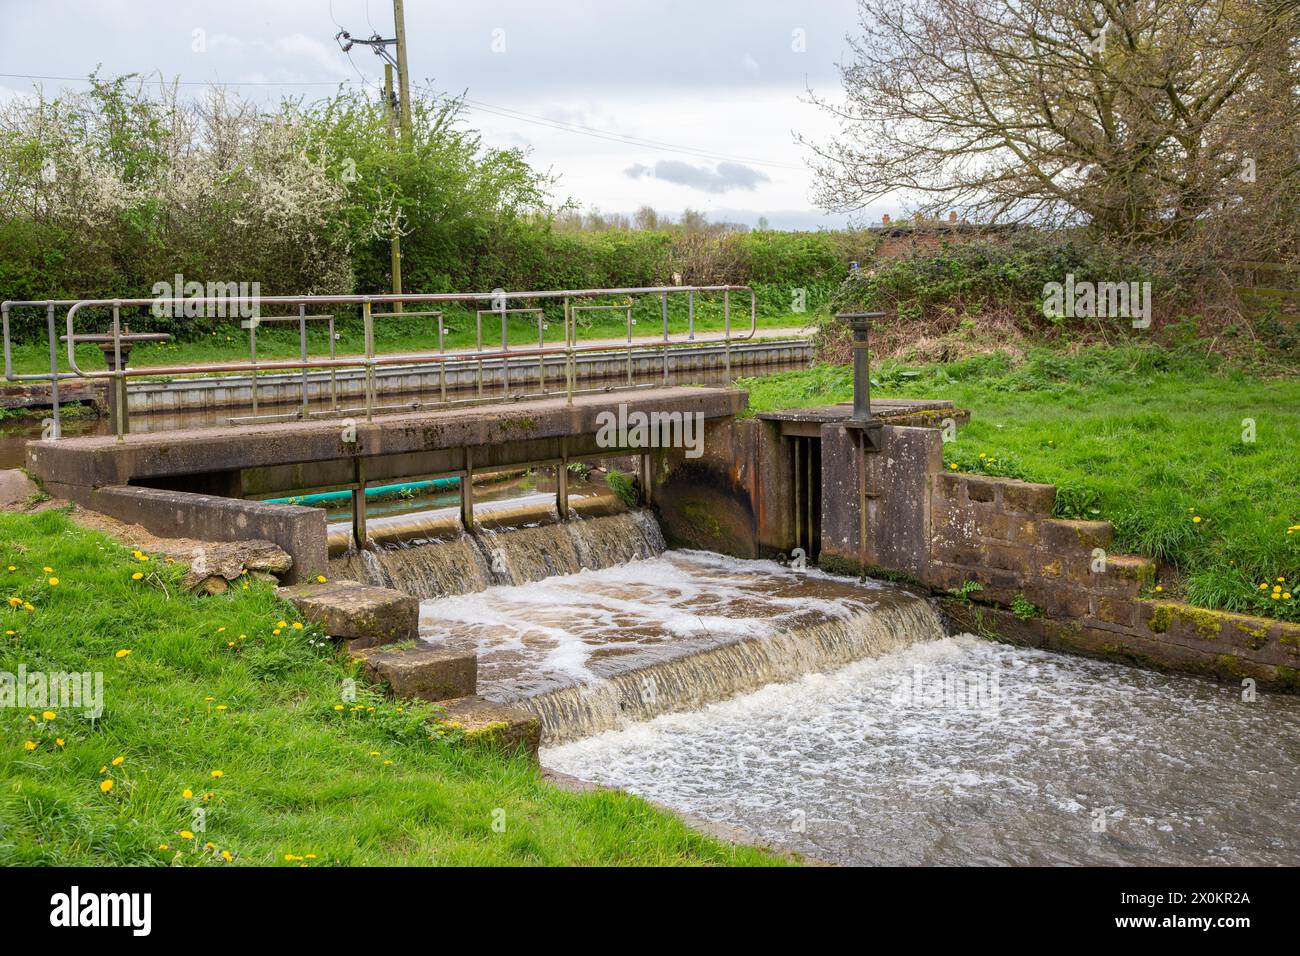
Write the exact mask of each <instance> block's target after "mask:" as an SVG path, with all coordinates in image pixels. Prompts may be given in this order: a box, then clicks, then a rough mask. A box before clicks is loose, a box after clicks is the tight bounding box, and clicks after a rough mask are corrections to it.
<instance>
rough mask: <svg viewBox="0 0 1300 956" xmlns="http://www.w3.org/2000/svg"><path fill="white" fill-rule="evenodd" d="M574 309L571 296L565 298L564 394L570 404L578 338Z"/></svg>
mask: <svg viewBox="0 0 1300 956" xmlns="http://www.w3.org/2000/svg"><path fill="white" fill-rule="evenodd" d="M574 321H575V320H574V317H573V309H572V308H570V306H569V298H568V296H565V298H564V394H565V400H566V401H567V403H568V404H570V405H572V404H573V342H574V340H575V339H576V338H577V329H575V328H574V327H573V326H574Z"/></svg>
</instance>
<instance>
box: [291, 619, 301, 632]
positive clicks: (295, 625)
mask: <svg viewBox="0 0 1300 956" xmlns="http://www.w3.org/2000/svg"><path fill="white" fill-rule="evenodd" d="M293 629H294V630H295V631H301V630H302V621H294V622H293Z"/></svg>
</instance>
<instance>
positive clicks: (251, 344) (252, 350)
mask: <svg viewBox="0 0 1300 956" xmlns="http://www.w3.org/2000/svg"><path fill="white" fill-rule="evenodd" d="M248 361H249V364H250V365H252V366H253V371H252V373H251V378H252V382H251V384H252V386H253V417H254V418H256V417H257V323H255V322H249V323H248Z"/></svg>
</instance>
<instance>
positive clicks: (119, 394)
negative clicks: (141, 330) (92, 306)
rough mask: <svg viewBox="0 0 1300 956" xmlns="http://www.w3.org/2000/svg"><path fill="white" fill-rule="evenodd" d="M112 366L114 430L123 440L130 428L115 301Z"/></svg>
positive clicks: (118, 307) (119, 309)
mask: <svg viewBox="0 0 1300 956" xmlns="http://www.w3.org/2000/svg"><path fill="white" fill-rule="evenodd" d="M113 367H114V369H116V374H115V376H114V378H113V392H114V395H113V407H114V408H116V409H117V421H116V422H115V423H114V431H116V432H117V440H118V441H119V442H120V441H124V439H123V437H122V436H123V435H125V434H126V433H127V431H129V430H130V423H128V422H127V420H126V369H124V368H123V367H122V307H121V306H120V305H119V304H118V303H116V302H114V303H113Z"/></svg>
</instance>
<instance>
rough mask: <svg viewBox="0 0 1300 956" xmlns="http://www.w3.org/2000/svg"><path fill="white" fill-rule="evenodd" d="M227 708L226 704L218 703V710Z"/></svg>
mask: <svg viewBox="0 0 1300 956" xmlns="http://www.w3.org/2000/svg"><path fill="white" fill-rule="evenodd" d="M225 709H226V705H225V704H217V710H225Z"/></svg>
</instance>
